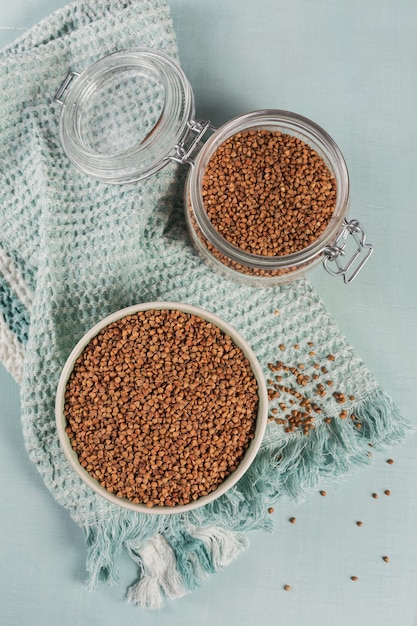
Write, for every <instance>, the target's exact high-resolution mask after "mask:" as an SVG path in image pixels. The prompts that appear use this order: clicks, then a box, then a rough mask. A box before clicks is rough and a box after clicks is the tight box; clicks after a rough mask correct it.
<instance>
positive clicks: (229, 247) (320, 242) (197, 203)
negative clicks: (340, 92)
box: [188, 109, 349, 270]
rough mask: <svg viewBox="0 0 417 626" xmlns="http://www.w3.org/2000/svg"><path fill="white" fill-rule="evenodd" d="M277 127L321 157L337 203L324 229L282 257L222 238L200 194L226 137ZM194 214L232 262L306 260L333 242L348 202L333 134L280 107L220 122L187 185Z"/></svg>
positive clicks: (281, 264) (270, 265)
mask: <svg viewBox="0 0 417 626" xmlns="http://www.w3.org/2000/svg"><path fill="white" fill-rule="evenodd" d="M257 129H258V130H261V129H267V130H276V131H280V132H283V133H288V134H291V135H294V136H296V137H298V138H299V139H301V140H303V141H304V142H305V143H307V144H308V145H310V146H311V147H312V148H313V149H314V150H316V152H317V153H318V154H319V155H320V156H321V157H322V158H323V160H324V161H325V163H326V165H327V166H328V167H329V169H330V171H331V172H332V174H333V175H334V176H335V179H336V187H337V195H336V206H335V209H334V213H333V215H332V217H331V219H330V222H329V224H328V226H327V227H326V229H325V230H324V232H323V233H322V234H321V235H320V236H319V237H318V238H317V239H316V240H315V241H314V242H313V243H311V244H310V245H308V246H306V247H305V248H303V249H302V250H299V251H296V252H293V253H291V254H288V255H282V256H262V255H258V254H253V253H250V252H247V251H245V250H242V249H241V248H238V247H237V246H235V245H233V244H232V243H230V242H229V241H227V239H225V238H224V237H223V236H222V235H221V234H220V233H219V232H218V231H217V230H216V228H215V227H214V226H213V224H212V222H211V221H210V219H209V217H208V216H207V213H206V210H205V207H204V201H203V196H202V181H203V177H204V173H205V169H206V167H207V165H208V163H209V161H210V159H211V157H212V156H213V154H214V153H215V151H216V150H217V148H218V147H219V146H220V145H221V144H222V143H224V141H226V140H227V139H228V138H229V137H231V136H232V135H235V134H236V133H238V132H241V131H243V130H245V131H246V130H257ZM188 191H189V194H190V201H191V206H192V207H193V209H194V217H195V219H196V222H197V225H198V227H199V228H200V230H201V232H202V234H203V235H204V236H205V238H206V239H207V240H208V241H209V242H210V243H211V244H212V245H213V246H215V247H216V248H217V249H219V250H220V251H221V252H222V253H223V254H225V255H226V256H227V257H229V258H230V259H231V260H232V261H234V262H236V263H239V264H241V265H243V266H247V267H249V268H256V269H265V270H273V269H277V268H285V267H288V266H292V265H298V264H300V263H308V262H309V261H311V260H312V259H314V258H316V257H317V256H318V255H319V254H321V253H322V252H323V250H324V248H325V247H326V246H327V245H329V243H331V242H333V241H334V240H335V239H336V237H337V235H338V233H339V231H340V228H341V225H342V223H343V221H344V218H345V216H346V213H347V210H348V205H349V175H348V170H347V166H346V163H345V160H344V158H343V155H342V153H341V151H340V149H339V147H338V145H337V144H336V143H335V141H334V140H333V139H332V137H331V136H330V135H329V134H328V133H327V132H326V131H325V130H324V129H323V128H321V127H320V126H319V125H318V124H316V123H315V122H313V121H312V120H310V119H308V118H306V117H304V116H302V115H299V114H296V113H293V112H291V111H284V110H281V109H262V110H257V111H252V112H250V113H246V114H243V115H239V116H237V117H235V118H233V119H232V120H229V121H228V122H226V123H225V124H223V125H222V126H221V127H220V128H218V129H217V131H216V132H215V133H214V134H213V135H212V136H211V137H210V138H209V139H208V141H207V142H206V143H205V144H204V146H203V147H202V149H201V151H200V152H199V154H198V156H197V158H196V160H195V163H194V166H193V168H192V171H191V172H190V181H189V186H188Z"/></svg>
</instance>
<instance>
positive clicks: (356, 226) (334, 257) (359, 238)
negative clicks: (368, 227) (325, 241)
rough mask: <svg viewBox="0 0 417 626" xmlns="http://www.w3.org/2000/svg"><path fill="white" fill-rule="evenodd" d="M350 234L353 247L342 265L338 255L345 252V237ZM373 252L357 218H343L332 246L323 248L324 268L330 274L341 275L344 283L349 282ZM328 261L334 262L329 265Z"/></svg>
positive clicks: (341, 255) (343, 254)
mask: <svg viewBox="0 0 417 626" xmlns="http://www.w3.org/2000/svg"><path fill="white" fill-rule="evenodd" d="M349 235H351V236H352V238H353V241H354V244H355V247H354V250H353V254H352V255H351V257H350V258H349V260H348V261H347V262H346V263H345V264H344V265H342V263H341V260H340V257H343V256H345V255H346V254H347V250H346V247H347V238H348V237H349ZM372 252H373V246H371V245H370V244H369V243H366V233H365V231H364V229H363V228H362V226H361V225H360V223H359V222H358V221H357V220H351V221H350V222H347V221H346V220H345V222H344V225H343V228H342V230H341V231H340V233H339V235H338V237H337V239H336V241H335V242H334V244H333V245H332V246H327V247H326V248H325V249H324V253H323V254H324V258H323V265H324V269H325V270H326V271H327V272H329V274H331V275H332V276H343V280H344V282H345V283H346V284H349V283H351V282H352V281H353V280H354V279H355V278H356V276H357V275H358V274H359V272H360V270H361V269H362V268H363V266H364V265H365V263H366V262H367V260H368V259H369V257H370V256H371V254H372ZM330 263H334V264H335V266H336V267H335V268H334V267H330Z"/></svg>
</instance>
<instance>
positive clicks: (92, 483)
mask: <svg viewBox="0 0 417 626" xmlns="http://www.w3.org/2000/svg"><path fill="white" fill-rule="evenodd" d="M149 309H153V310H162V309H169V310H174V309H175V310H180V311H182V312H183V313H188V314H193V315H196V316H199V317H201V318H202V319H204V320H207V321H208V322H211V323H212V324H214V325H216V326H217V327H219V328H220V329H221V330H222V331H223V332H224V333H225V334H227V335H229V336H230V337H231V339H232V341H233V342H234V344H235V345H236V346H238V347H239V348H240V349H241V350H242V352H243V353H244V355H245V356H246V358H247V359H248V360H249V362H250V365H251V368H252V372H253V374H254V376H255V378H256V381H257V383H258V397H259V401H258V413H257V419H256V425H255V433H254V437H253V439H252V440H251V441H250V443H249V446H248V448H247V450H246V452H245V454H244V456H243V458H242V460H241V462H240V464H239V466H238V467H237V469H236V470H235V471H234V472H232V473H231V474H229V476H228V477H227V478H226V479H225V480H224V481H223V482H222V483H221V484H220V485H219V486H218V487H217V488H216V489H215V490H214V491H212V492H211V493H209V494H208V495H205V496H201V497H200V498H198V499H197V500H193V501H191V502H189V503H188V504H183V505H178V506H167V507H161V506H154V507H151V508H149V507H147V506H146V505H145V504H135V503H133V502H132V501H130V500H128V499H127V498H120V497H118V496H116V495H115V494H113V493H111V492H110V491H108V490H107V489H105V488H104V487H102V486H101V485H100V483H99V482H98V481H97V480H96V479H95V478H93V477H92V476H91V475H90V474H89V473H88V472H87V471H86V470H85V469H84V468H83V467H82V466H81V465H80V463H79V461H78V456H77V454H76V452H75V451H74V450H73V448H72V447H71V443H70V441H69V438H68V436H67V434H66V432H65V428H66V419H65V416H64V403H65V390H66V386H67V383H68V380H69V377H70V375H71V372H72V370H73V368H74V364H75V362H76V360H77V358H78V357H79V356H80V354H81V353H82V352H83V350H84V349H85V348H86V346H87V345H88V344H89V342H90V341H91V340H92V339H93V337H95V336H96V335H97V334H98V333H99V332H100V331H101V330H103V328H105V327H106V326H108V325H109V324H112V323H113V322H115V321H117V320H119V319H121V318H123V317H125V316H127V315H132V314H135V313H138V312H140V311H146V310H149ZM55 416H56V426H57V431H58V437H59V440H60V443H61V446H62V449H63V451H64V454H65V456H66V457H67V459H68V461H69V462H70V464H71V466H72V467H73V469H74V470H75V471H76V472H77V474H78V475H79V477H80V478H81V479H82V480H83V481H84V482H85V483H86V484H87V485H88V486H89V487H91V489H93V491H95V492H96V493H98V494H99V495H101V496H103V498H106V499H107V500H109V501H110V502H112V503H113V504H116V505H118V506H120V507H123V508H125V509H130V510H133V511H139V512H143V513H150V514H166V513H182V512H184V511H189V510H191V509H195V508H198V507H201V506H203V505H204V504H207V503H208V502H211V501H212V500H215V499H216V498H218V497H219V496H221V495H222V494H224V493H225V492H226V491H227V490H228V489H230V488H231V487H232V485H234V484H235V483H236V482H237V481H238V480H239V479H240V478H241V477H242V476H243V474H244V473H245V472H246V471H247V469H248V468H249V466H250V465H251V463H252V461H253V460H254V458H255V456H256V454H257V452H258V450H259V447H260V445H261V442H262V439H263V436H264V433H265V427H266V423H267V416H268V394H267V389H266V383H265V378H264V376H263V373H262V369H261V367H260V365H259V362H258V360H257V358H256V356H255V354H254V353H253V352H252V350H251V349H250V347H249V346H248V344H247V343H246V341H245V340H244V339H243V338H242V337H241V335H240V334H239V333H238V332H237V331H236V330H235V329H234V328H232V327H231V326H230V325H229V324H228V323H227V322H225V321H223V320H222V319H221V318H219V317H218V316H217V315H214V314H213V313H209V312H208V311H206V310H204V309H201V308H199V307H195V306H192V305H188V304H182V303H178V302H147V303H144V304H138V305H134V306H131V307H127V308H125V309H120V310H119V311H116V312H115V313H112V314H111V315H109V316H107V317H105V318H104V319H102V320H101V321H100V322H98V324H96V325H95V326H93V328H91V329H90V330H89V331H88V332H87V333H86V334H85V335H84V337H82V339H81V340H80V341H79V342H78V343H77V345H76V346H75V347H74V349H73V350H72V352H71V354H70V355H69V357H68V359H67V361H66V363H65V366H64V368H63V370H62V373H61V377H60V380H59V383H58V388H57V394H56V403H55Z"/></svg>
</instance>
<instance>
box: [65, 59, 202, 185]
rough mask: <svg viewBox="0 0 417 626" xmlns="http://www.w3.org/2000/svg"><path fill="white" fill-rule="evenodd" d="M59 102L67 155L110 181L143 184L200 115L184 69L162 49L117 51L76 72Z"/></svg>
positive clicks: (171, 155)
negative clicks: (197, 112)
mask: <svg viewBox="0 0 417 626" xmlns="http://www.w3.org/2000/svg"><path fill="white" fill-rule="evenodd" d="M55 100H56V102H58V103H59V104H61V105H62V112H61V119H60V137H61V142H62V146H63V148H64V150H65V152H66V154H67V156H68V158H69V159H70V160H71V161H72V162H73V163H74V165H76V166H77V167H78V168H79V169H80V170H82V171H83V172H84V173H86V174H88V175H90V176H93V177H94V178H97V179H99V180H102V181H105V182H107V183H128V182H134V181H138V180H141V179H143V178H146V177H148V176H150V175H152V174H154V173H156V172H157V171H159V170H161V169H162V168H163V167H165V165H166V164H167V163H168V162H169V161H170V160H171V159H172V158H175V154H176V147H177V145H178V144H181V142H182V140H183V138H184V137H185V136H186V135H187V133H188V132H189V129H190V122H191V121H192V120H193V119H194V113H195V105H194V96H193V92H192V89H191V86H190V84H189V82H188V80H187V78H186V76H185V74H184V73H183V72H182V70H181V68H180V67H179V66H178V65H177V63H176V62H175V61H174V60H173V59H172V58H171V57H169V56H167V55H166V54H164V53H162V52H159V51H156V50H144V49H129V50H122V51H119V52H114V53H112V54H109V55H107V56H105V57H103V58H101V59H99V60H98V61H96V62H95V63H93V64H92V65H91V66H89V67H87V68H86V69H85V70H84V71H83V72H81V73H80V74H78V73H76V72H71V73H70V74H68V76H67V77H66V79H65V80H64V82H63V83H62V85H61V87H60V89H59V90H58V92H57V94H56V95H55Z"/></svg>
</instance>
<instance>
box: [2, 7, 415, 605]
mask: <svg viewBox="0 0 417 626" xmlns="http://www.w3.org/2000/svg"><path fill="white" fill-rule="evenodd" d="M129 47H148V48H154V49H159V50H162V51H164V52H165V53H167V54H169V55H171V56H173V57H176V55H177V51H176V44H175V35H174V32H173V28H172V23H171V19H170V16H169V11H168V9H167V6H166V4H165V2H164V1H162V0H152V1H150V0H137V1H134V0H131V1H129V0H126V1H124V2H118V1H115V0H112V1H111V2H110V1H108V2H101V1H99V0H89V1H88V2H83V1H80V2H76V3H74V4H71V5H68V6H67V7H65V8H64V9H62V10H59V11H57V12H56V13H54V14H52V15H51V16H49V17H48V18H46V19H45V20H44V21H42V22H41V23H39V24H38V25H37V26H35V27H34V28H32V29H31V30H30V31H28V33H27V34H25V35H24V36H23V37H22V38H21V39H20V40H18V41H17V42H15V43H14V44H13V45H12V46H9V47H8V48H6V49H4V50H3V51H2V52H1V53H0V94H1V96H0V139H1V141H0V153H1V157H0V168H1V194H2V201H1V214H0V358H1V360H2V362H3V363H4V365H5V366H6V368H7V369H8V370H9V371H10V372H11V374H12V375H13V376H14V377H15V378H16V380H17V381H18V382H19V383H21V402H22V425H23V432H24V438H25V443H26V447H27V451H28V454H29V456H30V458H31V460H32V461H33V462H34V464H35V465H36V467H37V469H38V470H39V472H40V473H41V475H42V477H43V480H44V482H45V485H46V486H47V488H48V489H49V490H50V492H51V494H52V496H53V497H54V498H55V499H56V501H57V502H59V503H60V504H61V505H62V506H64V507H65V508H66V509H67V510H68V511H69V513H70V515H71V516H72V518H73V520H74V521H75V522H76V523H77V524H79V525H80V526H81V527H82V528H83V529H84V530H85V535H86V542H87V546H88V555H87V568H88V571H89V574H90V579H89V584H90V586H91V587H94V586H95V585H96V584H97V583H98V582H101V581H106V582H108V583H113V582H115V581H117V572H118V570H117V562H118V557H119V555H120V553H121V551H122V550H124V549H125V550H127V551H128V553H129V554H130V556H131V557H132V558H133V559H134V561H136V562H137V563H138V579H137V580H136V581H134V582H133V583H132V585H131V587H130V588H129V590H128V598H129V599H130V600H132V601H133V602H135V603H136V604H138V605H139V606H142V607H153V608H155V607H160V606H162V604H163V603H164V602H165V600H166V599H167V598H176V597H179V596H181V595H183V594H185V593H187V592H189V591H191V590H192V589H194V588H196V587H197V586H198V585H200V584H201V582H202V581H203V580H204V579H205V578H206V577H207V576H208V575H209V574H211V573H213V572H215V571H218V570H220V569H222V568H223V567H225V566H226V565H227V564H228V563H230V562H231V561H232V560H233V559H234V558H235V557H236V556H237V555H238V554H239V553H240V552H241V550H242V549H244V548H245V547H246V546H247V545H248V534H247V533H248V531H251V530H254V529H259V528H263V529H268V528H270V526H271V519H270V516H268V512H267V509H268V506H270V505H271V504H274V503H276V502H277V501H278V500H279V498H281V497H282V496H290V497H292V498H294V499H296V500H300V499H302V498H303V497H305V495H306V494H307V493H308V492H309V491H311V490H313V489H317V487H318V486H319V485H322V484H325V483H329V482H333V481H335V480H338V479H340V478H342V477H345V476H346V475H348V474H349V473H351V472H353V471H354V470H356V469H357V468H359V467H361V466H363V465H365V464H367V463H369V462H370V459H369V454H368V453H369V447H368V444H370V443H372V444H373V445H374V446H375V447H380V448H382V447H384V446H386V445H392V444H394V443H397V442H399V441H401V440H402V439H403V438H404V437H405V436H406V434H407V432H408V426H407V424H406V423H405V422H404V420H403V419H402V418H401V416H400V415H399V413H398V410H397V408H396V406H395V405H394V404H393V402H392V401H391V399H390V398H389V397H388V396H387V395H386V394H385V393H384V391H383V390H381V389H380V387H379V385H378V383H377V381H376V380H375V378H374V377H373V375H372V374H371V373H370V372H369V370H368V369H367V368H366V366H365V365H364V363H363V362H362V361H361V359H360V358H359V357H358V356H357V355H356V354H355V353H354V351H353V350H352V348H351V347H350V345H349V344H348V343H347V341H346V340H345V338H344V337H343V336H342V335H341V333H340V331H339V329H338V327H337V325H336V324H335V322H334V321H333V319H332V318H331V317H330V315H329V314H328V313H327V311H326V308H325V306H324V304H323V302H322V301H321V300H320V298H319V297H318V296H317V294H316V293H315V291H314V289H313V288H312V286H311V284H310V283H309V281H308V280H306V279H302V280H299V281H296V282H294V283H293V284H290V285H286V286H282V287H275V288H268V289H260V288H254V287H247V286H242V285H238V284H235V283H234V282H231V281H228V280H226V279H225V278H222V277H220V276H219V275H217V274H216V273H214V272H213V271H212V270H211V269H209V268H208V267H207V266H206V265H205V264H204V262H203V261H201V260H200V258H199V257H198V256H197V255H196V254H195V253H194V251H193V249H192V247H191V245H190V242H189V240H188V237H187V234H186V227H185V219H184V213H183V207H182V197H183V185H184V171H183V170H184V169H185V168H178V166H176V165H174V164H172V165H170V166H168V167H166V168H165V169H164V170H162V171H161V172H159V173H158V174H156V175H154V176H152V177H151V178H150V179H148V180H146V181H144V182H141V183H135V184H127V185H115V186H111V185H106V184H103V183H100V182H98V181H95V180H93V179H91V178H89V177H88V176H86V175H84V174H82V173H80V172H79V171H78V170H76V169H75V168H74V167H73V165H72V164H71V163H70V162H69V161H68V159H67V158H66V156H65V154H64V152H63V149H62V147H61V143H60V139H59V116H60V106H59V105H58V104H57V103H56V102H54V94H55V93H56V91H57V88H58V87H59V86H60V84H61V82H62V80H63V78H64V77H65V76H66V74H67V73H68V72H69V71H70V70H75V71H78V72H79V71H82V70H83V69H84V68H86V67H87V66H89V65H90V64H91V63H92V62H94V61H95V60H97V59H98V58H100V57H102V56H104V55H105V54H108V53H110V52H113V51H116V50H121V49H125V48H129ZM155 300H167V301H182V302H187V303H189V304H193V305H197V306H201V307H203V308H205V309H208V310H209V311H211V312H213V313H216V314H217V315H219V316H220V317H222V318H223V319H225V320H226V321H227V322H229V323H230V324H231V325H232V326H234V327H235V328H236V329H237V330H238V331H239V332H240V333H241V334H242V335H243V337H244V338H245V339H246V340H247V342H248V343H249V344H250V346H251V347H252V349H253V350H254V352H255V353H256V355H257V357H258V359H259V361H260V363H261V366H262V367H263V370H264V373H265V377H266V378H267V379H271V377H273V376H275V375H276V374H275V373H274V374H272V373H271V370H270V367H268V364H269V365H270V364H271V363H272V364H276V363H277V361H281V362H282V363H283V364H284V365H285V367H284V368H283V369H282V371H281V372H280V375H281V376H282V377H281V379H280V380H281V386H282V389H281V395H280V398H279V399H277V398H271V407H270V408H271V416H273V415H275V416H277V415H278V416H279V415H280V414H279V410H280V408H279V404H278V402H284V403H285V402H286V403H290V402H291V401H292V400H294V395H292V392H291V391H288V390H290V389H292V390H294V387H296V381H295V380H294V373H293V371H292V370H293V368H294V367H297V366H298V364H300V363H303V365H304V370H303V372H304V374H305V375H306V376H308V377H309V382H308V383H307V384H306V385H304V386H303V387H302V389H301V390H300V393H302V397H304V398H307V399H310V400H311V401H312V402H318V403H319V405H320V409H321V410H320V413H317V415H316V417H315V423H314V428H313V429H312V430H311V432H310V433H309V435H308V436H305V435H304V434H303V432H302V430H296V431H295V432H286V430H285V425H284V424H280V423H277V422H276V420H271V421H270V422H269V424H268V427H267V431H266V435H265V439H264V442H263V444H262V447H261V451H260V453H259V454H258V456H257V458H256V459H255V461H254V463H253V465H252V466H251V468H250V470H249V472H248V473H247V474H246V475H245V476H244V478H243V479H241V480H240V481H239V482H238V484H237V485H235V486H234V487H233V488H232V489H231V490H230V491H229V492H228V493H227V494H225V495H224V496H222V497H221V498H220V499H218V500H217V501H215V502H213V503H211V504H209V505H207V506H205V507H203V508H200V509H197V510H196V511H195V512H191V513H188V514H182V515H166V516H155V515H144V514H138V513H134V512H131V511H126V510H123V509H120V508H119V507H116V506H114V505H112V504H110V503H109V502H107V501H106V500H104V499H102V498H101V497H99V496H97V495H95V494H94V493H93V492H92V491H91V490H90V489H89V488H88V487H86V486H85V485H84V484H83V483H82V482H81V480H80V479H79V478H78V477H77V475H76V474H75V473H74V471H73V470H72V469H71V467H70V466H69V464H68V462H67V461H66V459H65V457H64V455H63V453H62V452H61V449H60V446H59V442H58V438H57V433H56V428H55V418H54V403H55V392H56V387H57V383H58V379H59V376H60V373H61V370H62V367H63V365H64V363H65V360H66V358H67V357H68V355H69V353H70V351H71V350H72V348H73V347H74V345H75V344H76V342H77V341H78V340H79V339H80V338H81V337H82V335H83V334H84V333H85V332H86V331H87V330H88V329H89V328H90V327H91V326H93V325H94V324H95V323H96V322H97V321H99V320H100V319H102V318H103V317H105V316H106V315H108V314H109V313H111V312H113V311H115V310H117V309H120V308H123V307H126V306H130V305H132V304H136V303H140V302H148V301H155ZM280 344H284V345H285V346H286V348H285V350H280V349H279V347H278V346H279V345H280ZM312 344H314V348H312ZM329 354H332V355H335V359H334V361H329V360H328V359H327V356H328V355H329ZM322 367H326V369H328V371H329V377H331V380H332V381H333V385H334V388H335V389H337V390H338V391H340V392H341V393H344V394H345V395H346V398H347V402H346V403H345V404H344V406H343V408H344V409H346V411H347V413H348V419H340V417H339V416H340V412H341V407H340V404H339V403H338V402H337V400H336V399H335V397H334V396H333V395H332V393H330V392H329V393H327V394H326V395H325V396H321V397H319V399H318V398H317V384H318V383H319V382H320V380H321V379H320V380H318V379H317V372H318V371H320V372H322V370H321V368H322ZM315 375H316V377H315V378H314V376H315ZM271 384H272V383H271ZM285 389H287V391H286V390H285ZM349 398H350V399H349ZM272 409H275V412H274V413H272ZM352 414H353V415H354V416H355V420H353V419H350V418H349V417H350V416H351V415H352ZM358 424H360V427H358Z"/></svg>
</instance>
